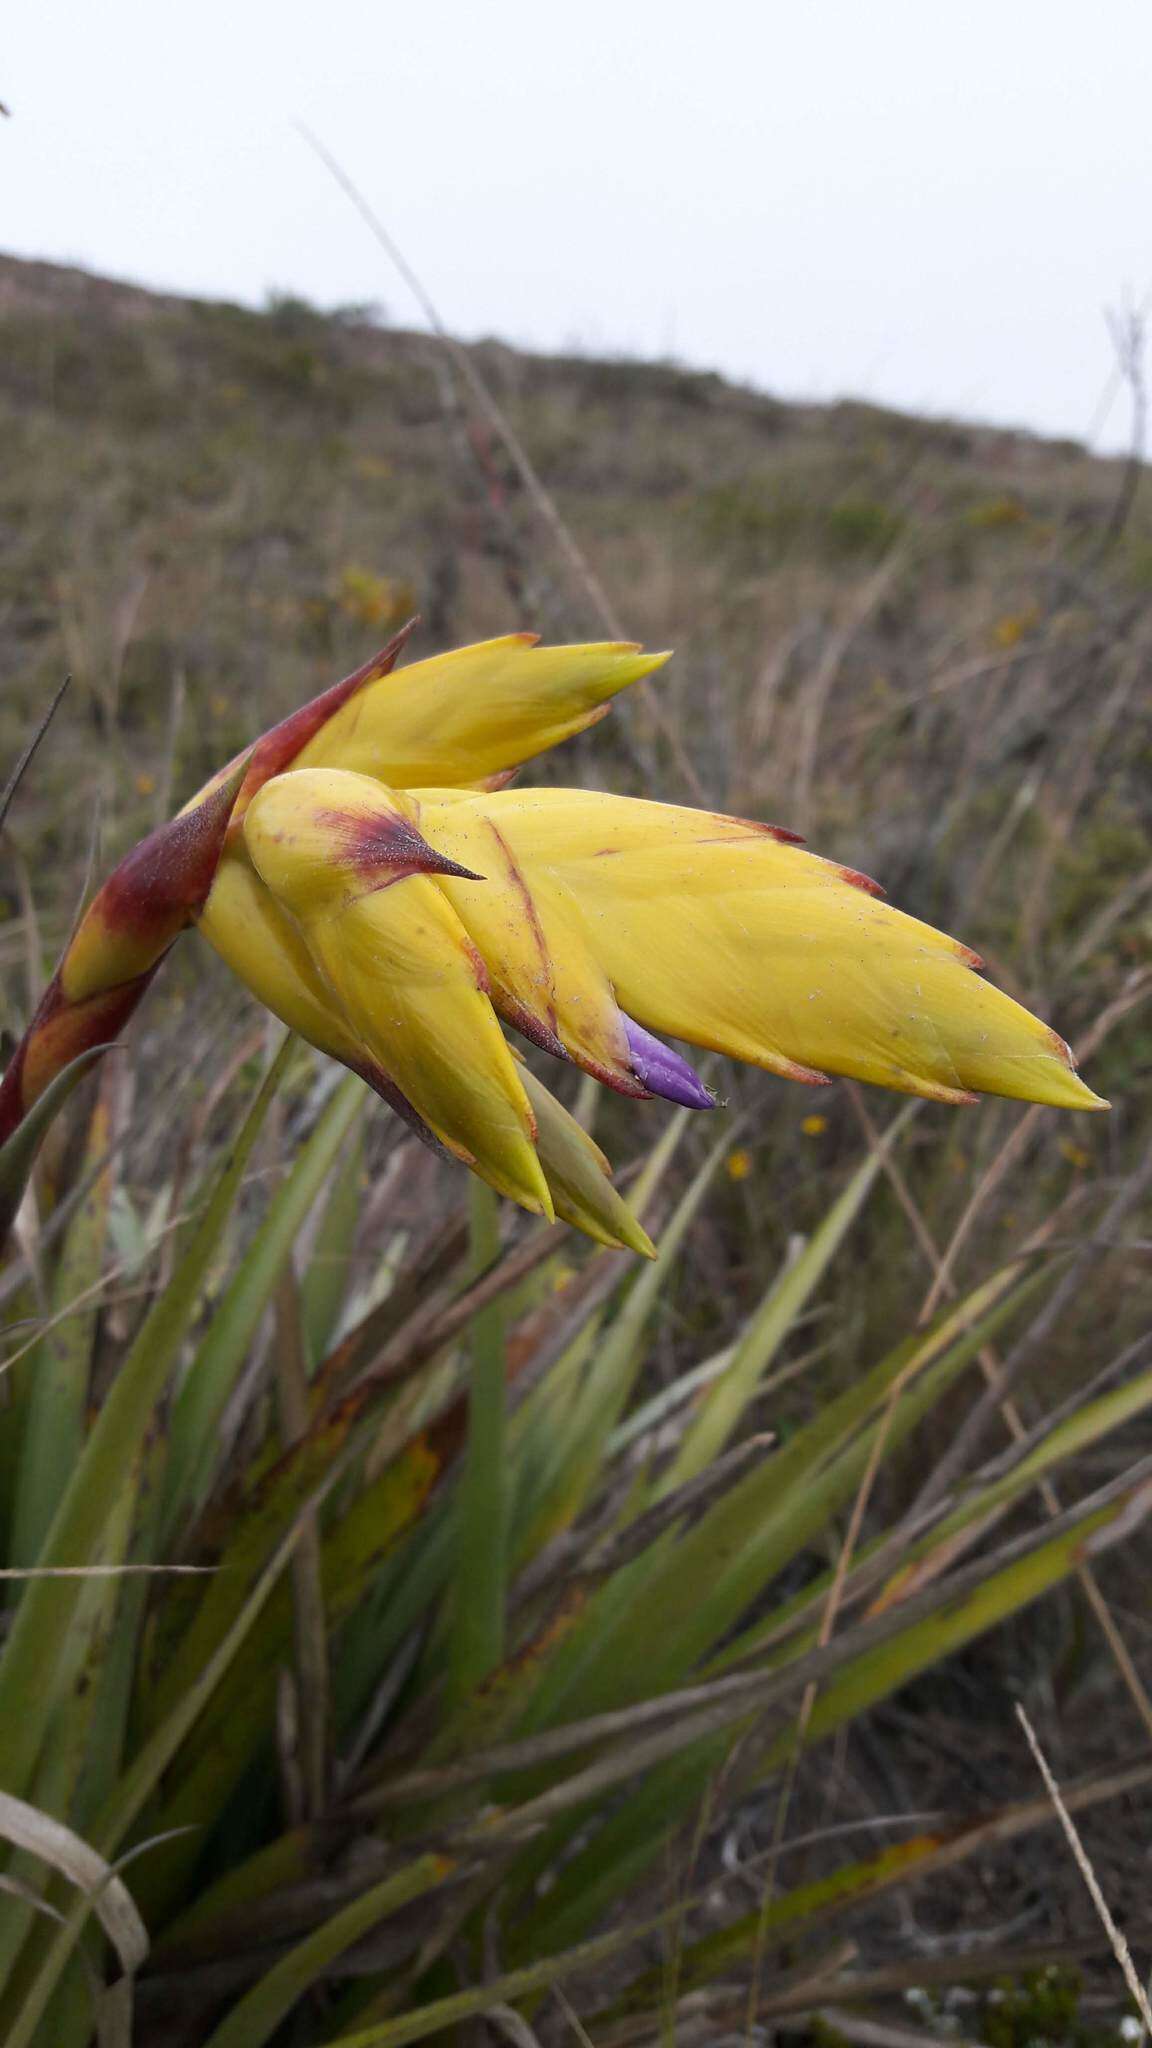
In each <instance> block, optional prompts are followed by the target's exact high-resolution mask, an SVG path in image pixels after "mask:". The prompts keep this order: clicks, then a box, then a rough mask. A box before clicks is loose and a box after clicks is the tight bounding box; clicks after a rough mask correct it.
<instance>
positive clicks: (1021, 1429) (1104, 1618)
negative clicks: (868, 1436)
mask: <svg viewBox="0 0 1152 2048" xmlns="http://www.w3.org/2000/svg"><path fill="white" fill-rule="evenodd" d="M850 1096H851V1101H852V1106H853V1108H854V1110H855V1111H856V1115H857V1117H858V1119H859V1121H860V1123H861V1125H862V1127H863V1129H864V1132H865V1135H866V1136H867V1138H868V1142H869V1144H870V1145H871V1146H872V1148H873V1150H883V1148H882V1147H881V1144H880V1136H879V1133H878V1131H877V1130H876V1127H875V1125H874V1124H873V1122H872V1119H871V1117H870V1116H869V1114H868V1111H867V1109H866V1107H865V1104H864V1100H863V1097H862V1096H861V1094H860V1091H859V1089H858V1088H856V1087H855V1086H853V1087H852V1088H851V1089H850ZM1027 1120H1028V1119H1027V1118H1025V1119H1024V1120H1023V1121H1024V1122H1027ZM1020 1128H1021V1125H1019V1124H1018V1125H1017V1127H1016V1130H1017V1132H1019V1130H1020ZM1013 1135H1014V1136H1015V1135H1016V1133H1014V1134H1013ZM1005 1149H1006V1148H1005ZM1000 1156H1001V1158H1003V1156H1004V1154H1003V1152H1002V1153H1001V1155H1000ZM883 1159H884V1169H885V1172H886V1173H887V1174H888V1177H889V1179H890V1181H891V1182H892V1186H893V1188H894V1189H895V1192H896V1195H897V1198H898V1200H899V1201H900V1204H901V1207H902V1208H903V1210H904V1213H905V1215H906V1216H907V1217H908V1219H909V1221H910V1222H911V1223H912V1224H913V1228H914V1234H915V1236H916V1241H917V1243H918V1244H919V1246H920V1248H921V1250H922V1251H923V1252H924V1254H925V1256H926V1258H927V1260H928V1262H929V1264H930V1265H931V1266H932V1268H933V1269H934V1277H933V1282H932V1289H931V1291H930V1293H929V1296H928V1302H930V1303H931V1305H932V1310H933V1311H934V1310H935V1307H936V1306H937V1304H938V1302H939V1300H940V1298H941V1296H947V1298H948V1299H949V1300H955V1298H956V1295H957V1292H958V1289H957V1286H956V1282H955V1281H954V1280H953V1278H952V1276H951V1273H950V1272H949V1271H948V1269H947V1265H946V1260H945V1257H942V1256H941V1254H940V1252H939V1251H938V1250H937V1248H936V1245H935V1243H934V1241H933V1238H932V1234H931V1232H930V1231H929V1229H928V1228H927V1225H926V1224H925V1223H924V1221H923V1218H922V1217H921V1215H920V1213H919V1210H918V1209H917V1207H916V1204H915V1203H914V1201H913V1200H912V1196H911V1193H910V1190H909V1189H908V1187H907V1185H906V1183H905V1181H904V1178H903V1175H902V1174H901V1173H900V1170H899V1167H898V1166H897V1165H896V1162H895V1160H893V1159H892V1158H891V1157H890V1155H889V1154H888V1153H887V1152H886V1151H884V1152H883ZM985 1178H987V1176H986V1177H985ZM981 1185H983V1183H982V1184H981ZM977 1192H979V1190H977ZM953 1243H955V1238H954V1239H953ZM927 1305H928V1303H927V1302H926V1304H925V1307H926V1308H927ZM920 1320H921V1322H922V1323H923V1322H925V1321H927V1320H928V1316H927V1315H926V1314H925V1312H924V1311H921V1316H920ZM978 1359H979V1364H980V1370H981V1372H982V1373H983V1375H984V1380H985V1384H986V1386H987V1388H988V1391H989V1393H990V1394H994V1395H996V1396H998V1398H999V1407H1000V1413H1001V1415H1002V1416H1003V1418H1004V1426H1005V1428H1006V1429H1007V1431H1008V1434H1009V1436H1010V1437H1012V1439H1013V1441H1014V1442H1015V1443H1016V1444H1017V1445H1019V1444H1022V1443H1024V1442H1025V1441H1026V1440H1027V1438H1028V1436H1029V1431H1028V1428H1027V1425H1026V1423H1025V1421H1024V1418H1023V1416H1022V1415H1021V1413H1020V1410H1019V1408H1018V1406H1017V1404H1016V1402H1015V1401H1014V1400H1013V1399H1012V1398H1011V1396H1010V1394H1009V1393H1008V1392H1007V1389H1006V1387H1005V1385H1004V1372H1003V1367H1002V1365H1001V1363H1000V1358H999V1355H998V1353H997V1352H996V1350H995V1348H994V1346H992V1345H991V1344H984V1345H982V1346H981V1348H980V1351H979V1353H978ZM1039 1492H1040V1499H1041V1502H1042V1504H1043V1507H1044V1512H1045V1514H1046V1515H1047V1516H1048V1518H1049V1520H1053V1521H1054V1520H1055V1519H1056V1517H1057V1516H1058V1515H1059V1514H1061V1513H1062V1512H1063V1504H1062V1502H1061V1500H1060V1496H1059V1494H1058V1493H1057V1491H1056V1488H1055V1486H1054V1484H1053V1482H1052V1481H1051V1479H1044V1480H1043V1481H1042V1482H1041V1485H1040V1488H1039ZM975 1533H976V1532H975V1531H974V1532H973V1534H975ZM952 1558H953V1552H952V1550H951V1549H949V1551H948V1555H947V1559H946V1560H945V1562H947V1563H950V1562H951V1561H952ZM1076 1577H1077V1579H1078V1581H1079V1584H1080V1586H1081V1588H1082V1590H1083V1593H1084V1596H1085V1598H1086V1600H1087V1602H1088V1605H1089V1607H1090V1608H1091V1610H1092V1613H1093V1615H1094V1616H1095V1619H1096V1621H1097V1623H1098V1624H1099V1627H1100V1630H1101V1633H1102V1634H1103V1636H1104V1639H1105V1641H1106V1643H1107V1645H1108V1648H1109V1650H1110V1652H1111V1654H1112V1658H1113V1661H1114V1662H1115V1665H1116V1668H1117V1670H1118V1672H1119V1673H1120V1677H1121V1680H1122V1682H1123V1684H1124V1687H1125V1690H1126V1691H1127V1693H1128V1696H1129V1698H1130V1699H1131V1701H1132V1704H1133V1706H1134V1707H1135V1709H1136V1712H1137V1713H1138V1715H1139V1716H1140V1720H1141V1721H1142V1723H1143V1725H1144V1729H1145V1732H1146V1734H1147V1735H1148V1737H1149V1739H1150V1740H1152V1700H1150V1699H1149V1697H1148V1693H1147V1690H1146V1688H1145V1686H1144V1683H1143V1681H1142V1679H1141V1677H1140V1674H1139V1672H1138V1671H1137V1669H1136V1665H1135V1662H1134V1660H1133V1657H1132V1654H1131V1652H1130V1650H1129V1648H1128V1645H1127V1643H1126V1642H1125V1640H1124V1636H1123V1634H1122V1632H1121V1630H1120V1627H1119V1625H1118V1623H1117V1621H1116V1619H1115V1616H1114V1615H1113V1613H1112V1610H1111V1608H1110V1607H1109V1605H1108V1602H1107V1601H1106V1599H1105V1598H1104V1595H1103V1593H1102V1592H1101V1590H1100V1585H1099V1581H1098V1580H1097V1578H1096V1575H1095V1573H1094V1572H1093V1570H1092V1567H1091V1565H1090V1564H1086V1563H1081V1564H1079V1565H1078V1566H1077V1568H1076Z"/></svg>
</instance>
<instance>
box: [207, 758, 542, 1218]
mask: <svg viewBox="0 0 1152 2048" xmlns="http://www.w3.org/2000/svg"><path fill="white" fill-rule="evenodd" d="M398 822H399V823H400V825H401V828H402V827H403V824H404V820H403V814H402V813H401V812H400V811H399V810H398V808H397V806H396V804H395V802H394V801H393V799H392V798H391V797H390V795H389V794H388V793H386V792H385V791H383V790H380V789H377V788H376V787H375V786H374V785H372V784H371V783H369V782H368V781H367V780H366V778H364V777H362V776H356V775H351V774H348V775H345V774H342V773H341V772H340V771H338V770H332V771H326V772H323V771H322V772H320V773H316V774H312V773H308V772H304V773H301V774H293V775H285V776H277V777H275V778H274V779H273V780H272V781H271V782H269V783H267V784H265V786H264V788H263V789H262V790H260V791H259V792H258V793H257V795H256V796H255V797H254V798H253V800H252V802H251V804H250V805H249V807H248V810H247V813H246V815H245V819H244V841H245V845H246V847H247V850H248V854H249V857H250V858H251V861H252V864H253V866H254V867H255V869H256V872H257V874H258V875H259V876H260V879H261V880H262V881H263V882H264V883H265V884H266V886H267V887H268V888H269V889H270V890H271V892H272V894H273V895H274V896H275V897H276V899H277V901H278V903H279V904H280V905H281V906H282V907H283V908H284V909H285V910H287V911H288V912H289V913H290V914H291V916H292V918H293V919H294V920H295V923H296V925H297V928H298V930H299V932H300V934H301V935H302V937H303V940H304V943H305V945H306V947H307V951H308V954H309V955H310V958H311V961H312V964H313V966H314V968H315V969H316V971H317V973H318V975H319V979H320V981H321V983H322V984H323V985H324V987H325V988H326V989H327V991H328V993H329V995H330V998H331V1001H332V1006H333V1008H335V1010H336V1011H337V1014H338V1015H339V1016H340V1017H341V1018H343V1019H344V1020H346V1022H347V1025H348V1026H349V1027H350V1030H351V1034H352V1036H353V1038H354V1039H355V1041H356V1042H357V1043H358V1044H359V1045H360V1046H362V1047H363V1048H364V1050H365V1052H366V1054H367V1056H368V1058H369V1060H370V1061H371V1062H373V1063H375V1064H376V1065H378V1066H379V1067H380V1068H382V1069H383V1071H384V1073H385V1074H387V1075H388V1076H389V1078H390V1079H391V1080H392V1081H393V1082H394V1083H395V1084H396V1086H397V1087H398V1088H399V1089H400V1091H401V1093H402V1094H403V1095H405V1096H406V1097H407V1098H408V1100H409V1101H410V1102H411V1103H412V1104H413V1106H414V1107H415V1108H416V1109H417V1110H418V1111H419V1113H420V1115H421V1116H422V1117H423V1118H424V1120H425V1122H426V1123H427V1125H428V1126H429V1128H430V1130H432V1131H433V1132H434V1134H435V1135H436V1136H437V1137H438V1138H439V1139H440V1140H441V1141H442V1142H443V1143H444V1144H445V1145H446V1146H447V1147H448V1149H449V1150H450V1151H452V1152H454V1153H455V1154H456V1155H457V1157H458V1158H461V1159H464V1160H465V1161H466V1162H467V1163H468V1164H469V1165H472V1164H475V1163H477V1162H478V1161H479V1160H481V1159H482V1160H483V1162H484V1173H485V1178H486V1179H488V1180H490V1181H491V1183H492V1185H493V1186H494V1187H496V1188H498V1189H499V1190H500V1191H501V1192H502V1193H504V1194H508V1195H510V1196H511V1197H512V1199H513V1200H514V1201H518V1202H521V1203H523V1205H524V1206H525V1207H526V1208H529V1209H534V1210H537V1211H539V1212H541V1213H542V1214H544V1215H546V1216H548V1217H551V1216H552V1213H553V1210H552V1202H551V1197H550V1195H549V1192H548V1184H547V1181H546V1180H545V1178H544V1174H543V1172H542V1170H541V1167H540V1162H539V1159H538V1158H537V1156H536V1151H535V1148H534V1145H533V1139H534V1136H535V1126H534V1122H533V1118H532V1112H531V1110H530V1109H529V1106H528V1099H527V1097H526V1095H525V1093H524V1089H523V1086H522V1085H521V1082H520V1079H519V1076H518V1074H517V1071H516V1066H515V1063H514V1061H513V1059H512V1055H511V1053H510V1052H509V1050H508V1047H507V1045H506V1044H505V1041H504V1036H503V1033H502V1032H501V1030H500V1026H499V1024H498V1023H497V1021H496V1017H495V1015H494V1013H493V1010H492V1006H491V1004H490V1003H489V1001H488V997H487V993H486V988H485V974H484V966H483V962H482V961H481V960H480V958H479V956H478V954H477V953H476V951H475V948H474V947H473V946H472V944H471V942H470V940H469V939H468V936H467V934H466V932H465V931H464V929H463V927H462V925H461V924H460V922H459V920H458V918H457V917H456V915H455V913H454V912H453V910H452V908H451V905H450V904H449V903H448V902H447V901H446V899H445V898H444V897H443V896H442V895H441V894H440V892H439V890H438V889H437V887H436V885H435V883H434V882H433V881H431V880H429V878H428V876H427V875H426V874H422V873H419V872H415V871H414V870H413V867H412V866H411V865H406V864H405V862H404V860H403V858H401V860H400V861H399V863H396V862H393V861H392V859H391V858H390V855H391V850H392V848H393V845H394V840H395V828H396V826H397V823H398ZM381 849H383V854H382V855H381V852H380V850H381ZM409 850H410V851H412V852H413V856H414V858H415V857H417V856H416V855H415V849H414V847H410V848H409ZM397 876H398V877H399V879H396V878H395V877H397Z"/></svg>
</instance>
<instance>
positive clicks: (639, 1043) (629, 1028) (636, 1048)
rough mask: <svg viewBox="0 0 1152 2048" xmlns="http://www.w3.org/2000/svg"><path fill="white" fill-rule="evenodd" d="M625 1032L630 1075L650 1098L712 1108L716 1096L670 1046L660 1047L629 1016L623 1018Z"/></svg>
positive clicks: (691, 1106) (657, 1040) (714, 1104)
mask: <svg viewBox="0 0 1152 2048" xmlns="http://www.w3.org/2000/svg"><path fill="white" fill-rule="evenodd" d="M624 1029H625V1032H626V1033H627V1037H628V1051H629V1053H630V1055H631V1059H632V1072H633V1073H634V1074H635V1076H636V1079H637V1080H638V1081H639V1082H640V1083H641V1085H642V1086H643V1087H645V1088H649V1089H651V1091H652V1093H653V1095H662V1096H663V1097H664V1099H665V1101H667V1102H679V1103H681V1104H682V1105H683V1107H684V1108H685V1109H715V1107H716V1097H715V1096H714V1095H713V1093H712V1090H711V1089H710V1088H706V1087H705V1086H704V1083H703V1081H702V1080H701V1079H700V1076H699V1075H698V1074H695V1073H693V1071H692V1069H691V1067H690V1066H689V1065H688V1062H687V1060H685V1059H681V1057H680V1054H679V1053H678V1052H673V1051H672V1048H671V1046H668V1045H663V1044H662V1043H661V1041H660V1040H659V1039H658V1038H653V1036H652V1033H651V1032H650V1031H645V1029H644V1026H643V1025H642V1024H637V1023H635V1022H634V1020H633V1019H632V1018H631V1017H625V1019H624Z"/></svg>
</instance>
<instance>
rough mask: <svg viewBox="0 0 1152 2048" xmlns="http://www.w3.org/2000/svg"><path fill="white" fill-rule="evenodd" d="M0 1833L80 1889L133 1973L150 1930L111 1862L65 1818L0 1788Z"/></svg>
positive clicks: (145, 1948) (145, 1949) (125, 1968)
mask: <svg viewBox="0 0 1152 2048" xmlns="http://www.w3.org/2000/svg"><path fill="white" fill-rule="evenodd" d="M0 1835H3V1836H4V1837H5V1839H6V1840H7V1841H9V1842H12V1843H13V1844H14V1845H15V1847H16V1848H18V1849H26V1850H28V1851H29V1852H30V1854H32V1855H33V1856H38V1857H40V1859H41V1860H42V1861H43V1862H45V1863H49V1864H51V1866H52V1868H53V1870H58V1871H60V1873H61V1874H62V1876H64V1877H66V1878H68V1879H69V1880H70V1882H71V1883H72V1884H74V1885H75V1886H76V1887H77V1889H78V1890H79V1891H81V1892H83V1893H84V1895H85V1897H86V1898H87V1900H88V1902H89V1904H90V1906H91V1909H92V1911H93V1912H94V1913H95V1915H96V1917H97V1919H98V1920H99V1922H100V1924H101V1926H102V1927H103V1929H104V1931H105V1933H106V1934H107V1936H108V1939H109V1941H110V1942H111V1943H112V1946H113V1948H114V1949H115V1950H116V1954H117V1956H118V1957H119V1960H120V1967H121V1969H122V1970H123V1972H124V1975H125V1976H126V1977H131V1976H133V1975H134V1974H135V1972H136V1971H137V1970H138V1969H139V1968H140V1965H141V1963H142V1962H143V1961H144V1958H145V1956H146V1955H147V1953H148V1931H147V1929H146V1927H145V1925H144V1922H143V1920H142V1919H141V1918H140V1915H139V1913H138V1912H137V1910H136V1905H135V1902H134V1900H133V1898H132V1894H131V1892H130V1891H129V1890H128V1887H127V1885H126V1884H124V1883H123V1881H122V1880H121V1879H120V1878H119V1877H117V1875H116V1873H115V1871H114V1870H113V1868H112V1866H111V1864H110V1863H106V1862H105V1860H104V1858H103V1856H100V1855H98V1854H97V1852H96V1850H95V1849H93V1848H92V1847H91V1846H90V1844H89V1843H87V1842H84V1841H82V1840H81V1839H80V1836H79V1835H77V1834H74V1833H73V1831H72V1829H71V1828H69V1827H65V1825H64V1823H63V1821H59V1820H54V1819H53V1817H52V1815H51V1814H48V1813H43V1812H41V1810H40V1808H39V1807H38V1806H30V1805H29V1804H28V1802H27V1801H26V1800H23V1799H15V1798H13V1796H12V1794H11V1793H9V1792H0Z"/></svg>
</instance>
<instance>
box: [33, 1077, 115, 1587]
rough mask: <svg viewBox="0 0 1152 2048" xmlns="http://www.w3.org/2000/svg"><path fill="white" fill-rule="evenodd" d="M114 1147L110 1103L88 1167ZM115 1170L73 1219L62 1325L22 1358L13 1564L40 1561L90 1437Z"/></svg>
mask: <svg viewBox="0 0 1152 2048" xmlns="http://www.w3.org/2000/svg"><path fill="white" fill-rule="evenodd" d="M107 1149H108V1118H107V1113H106V1110H105V1108H104V1105H103V1103H98V1104H97V1105H96V1108H95V1110H94V1112H93V1115H92V1120H91V1124H90V1126H89V1131H88V1141H87V1144H86V1146H85V1149H84V1164H83V1167H82V1169H81V1171H82V1173H87V1172H90V1171H91V1170H92V1168H93V1167H95V1166H97V1165H98V1162H99V1161H100V1160H101V1159H102V1158H103V1157H104V1155H105V1154H106V1152H107ZM111 1195H112V1175H111V1171H110V1168H109V1167H108V1166H107V1165H106V1166H105V1168H104V1171H103V1172H99V1173H97V1177H96V1179H95V1180H94V1181H93V1183H92V1186H91V1187H90V1188H89V1191H88V1194H87V1196H86V1197H85V1199H84V1200H83V1202H82V1203H81V1205H80V1207H79V1208H78V1209H77V1211H76V1214H75V1215H74V1216H73V1218H72V1220H71V1222H70V1223H69V1225H68V1228H67V1231H66V1233H65V1237H64V1243H63V1246H62V1247H61V1252H60V1258H59V1262H58V1264H57V1267H56V1271H55V1273H54V1274H53V1277H52V1288H51V1295H50V1313H51V1315H52V1317H53V1318H54V1319H55V1318H59V1320H57V1321H56V1322H55V1327H54V1328H53V1329H52V1330H50V1331H49V1332H48V1333H47V1335H46V1336H44V1337H43V1338H42V1339H41V1341H40V1343H39V1344H37V1345H36V1346H35V1348H34V1349H33V1350H32V1351H31V1352H30V1353H29V1355H28V1357H27V1358H26V1359H24V1360H22V1361H21V1378H22V1380H23V1382H24V1384H25V1387H26V1389H27V1396H26V1401H25V1404H24V1428H23V1435H22V1440H21V1446H20V1462H19V1466H18V1468H17V1474H16V1498H15V1505H14V1508H13V1519H12V1552H11V1562H12V1563H13V1564H14V1565H20V1566H24V1567H27V1566H28V1565H32V1564H35V1562H36V1559H37V1558H38V1557H39V1555H40V1550H41V1547H42V1545H43V1542H44V1538H45V1537H46V1536H47V1534H48V1530H49V1528H50V1527H51V1524H52V1517H53V1515H54V1514H55V1512H56V1506H57V1503H58V1501H59V1499H60V1475H61V1473H62V1472H70V1471H71V1470H72V1468H73V1466H74V1465H75V1464H76V1461H77V1459H78V1458H79V1456H80V1452H81V1449H82V1446H83V1443H84V1421H85V1411H86V1408H87V1403H88V1381H89V1373H90V1370H91V1364H92V1339H93V1336H94V1334H95V1330H96V1322H97V1317H98V1314H99V1308H98V1305H97V1302H96V1299H95V1296H96V1289H97V1283H98V1282H99V1279H100V1274H101V1270H102V1267H103V1261H104V1246H105V1241H106V1238H107V1231H108V1210H109V1203H110V1201H111Z"/></svg>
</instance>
